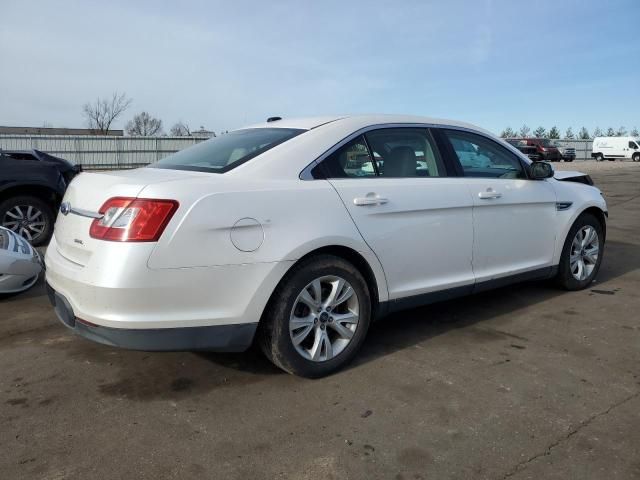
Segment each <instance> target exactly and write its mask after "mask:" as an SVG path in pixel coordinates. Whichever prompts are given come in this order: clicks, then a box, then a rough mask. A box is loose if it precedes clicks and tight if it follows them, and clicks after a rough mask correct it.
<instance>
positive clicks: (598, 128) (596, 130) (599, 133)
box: [593, 127, 602, 138]
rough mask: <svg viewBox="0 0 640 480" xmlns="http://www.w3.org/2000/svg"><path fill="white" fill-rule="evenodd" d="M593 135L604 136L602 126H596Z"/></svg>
mask: <svg viewBox="0 0 640 480" xmlns="http://www.w3.org/2000/svg"><path fill="white" fill-rule="evenodd" d="M593 136H594V138H595V137H602V130H600V127H596V129H595V130H594V131H593Z"/></svg>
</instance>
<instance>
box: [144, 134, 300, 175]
mask: <svg viewBox="0 0 640 480" xmlns="http://www.w3.org/2000/svg"><path fill="white" fill-rule="evenodd" d="M304 131H305V130H299V129H293V128H249V129H246V130H236V131H233V132H230V133H226V134H224V135H220V136H219V137H215V138H212V139H210V140H207V141H206V142H202V143H199V144H197V145H194V146H193V147H189V148H186V149H184V150H181V151H179V152H177V153H174V154H173V155H169V156H168V157H166V158H163V159H162V160H160V161H158V162H156V163H153V164H151V165H149V167H151V168H168V169H172V170H194V171H199V172H212V173H224V172H227V171H229V170H231V169H232V168H235V167H237V166H238V165H240V164H242V163H244V162H246V161H248V160H251V159H252V158H254V157H257V156H258V155H260V154H261V153H264V152H266V151H267V150H269V149H271V148H273V147H275V146H276V145H279V144H281V143H283V142H286V141H287V140H289V139H291V138H293V137H295V136H296V135H299V134H301V133H302V132H304Z"/></svg>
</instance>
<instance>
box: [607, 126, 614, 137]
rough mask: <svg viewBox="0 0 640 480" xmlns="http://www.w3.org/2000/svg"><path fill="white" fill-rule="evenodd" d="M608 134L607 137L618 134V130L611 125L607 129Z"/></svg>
mask: <svg viewBox="0 0 640 480" xmlns="http://www.w3.org/2000/svg"><path fill="white" fill-rule="evenodd" d="M606 136H607V137H615V136H616V131H615V130H614V129H613V128H611V127H609V128H608V129H607V135H606Z"/></svg>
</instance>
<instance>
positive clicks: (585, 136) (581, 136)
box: [578, 127, 591, 140]
mask: <svg viewBox="0 0 640 480" xmlns="http://www.w3.org/2000/svg"><path fill="white" fill-rule="evenodd" d="M578 138H579V139H580V140H589V139H590V138H591V135H589V130H587V128H586V127H582V128H581V129H580V133H578Z"/></svg>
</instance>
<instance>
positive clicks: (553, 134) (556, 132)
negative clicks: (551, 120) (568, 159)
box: [549, 125, 560, 140]
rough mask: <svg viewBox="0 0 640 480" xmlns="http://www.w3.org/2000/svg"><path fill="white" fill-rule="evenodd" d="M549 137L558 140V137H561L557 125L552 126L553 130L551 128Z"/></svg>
mask: <svg viewBox="0 0 640 480" xmlns="http://www.w3.org/2000/svg"><path fill="white" fill-rule="evenodd" d="M549 138H551V139H553V140H557V139H558V138H560V130H558V127H556V126H555V125H554V126H553V127H551V130H549Z"/></svg>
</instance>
